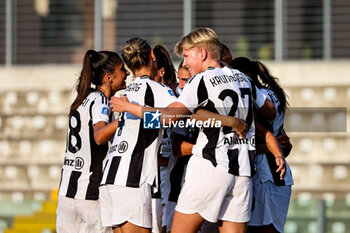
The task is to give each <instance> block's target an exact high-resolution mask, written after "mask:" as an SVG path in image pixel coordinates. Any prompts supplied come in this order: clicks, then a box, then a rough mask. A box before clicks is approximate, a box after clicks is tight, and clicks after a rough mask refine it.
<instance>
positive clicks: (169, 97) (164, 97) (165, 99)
mask: <svg viewBox="0 0 350 233" xmlns="http://www.w3.org/2000/svg"><path fill="white" fill-rule="evenodd" d="M154 94H155V95H156V96H157V102H156V105H155V106H156V107H158V108H166V107H167V106H168V105H169V104H171V103H173V102H175V101H176V100H177V98H176V96H175V94H174V93H173V91H172V90H171V89H170V88H168V87H166V86H161V85H158V86H157V88H156V90H154Z"/></svg>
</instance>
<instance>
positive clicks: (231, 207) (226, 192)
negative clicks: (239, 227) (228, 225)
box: [176, 156, 252, 223]
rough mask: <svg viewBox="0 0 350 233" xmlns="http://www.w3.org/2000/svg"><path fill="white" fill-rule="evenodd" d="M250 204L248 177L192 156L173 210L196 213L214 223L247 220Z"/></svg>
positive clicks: (250, 186) (250, 183) (249, 181)
mask: <svg viewBox="0 0 350 233" xmlns="http://www.w3.org/2000/svg"><path fill="white" fill-rule="evenodd" d="M251 204H252V180H251V178H249V177H241V176H234V175H231V174H229V173H227V172H226V171H225V170H224V169H221V168H220V167H214V166H213V165H212V163H211V162H210V161H209V160H206V159H203V158H200V157H198V156H192V157H191V159H190V161H189V163H188V166H187V170H186V177H185V183H184V186H183V187H182V190H181V193H180V196H179V200H178V204H177V206H176V211H178V212H181V213H184V214H194V213H199V214H200V215H201V216H202V217H203V218H204V219H205V220H207V221H209V222H213V223H215V222H217V221H218V220H223V221H229V222H248V221H249V219H250V214H251Z"/></svg>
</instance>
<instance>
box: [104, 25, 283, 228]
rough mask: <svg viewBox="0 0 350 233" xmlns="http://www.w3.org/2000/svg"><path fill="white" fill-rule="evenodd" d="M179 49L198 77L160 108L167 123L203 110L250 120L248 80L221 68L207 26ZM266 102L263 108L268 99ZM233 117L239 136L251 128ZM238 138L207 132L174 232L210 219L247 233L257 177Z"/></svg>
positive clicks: (120, 107) (225, 131) (124, 105)
mask: <svg viewBox="0 0 350 233" xmlns="http://www.w3.org/2000/svg"><path fill="white" fill-rule="evenodd" d="M176 51H177V52H178V53H181V54H182V55H183V56H184V63H183V65H184V66H186V67H188V69H189V71H190V73H191V75H194V76H193V77H192V78H191V79H190V80H189V81H188V83H187V84H186V86H185V88H184V90H183V92H182V93H181V95H180V96H179V98H178V100H177V101H176V102H175V103H173V104H171V105H169V106H168V107H167V108H166V109H158V110H160V111H161V113H162V119H163V120H164V121H165V122H168V121H169V122H170V123H171V122H172V121H173V120H178V119H179V118H181V116H183V115H185V114H188V113H189V112H194V110H195V109H196V108H198V107H202V108H204V109H206V110H210V111H212V112H216V113H220V114H222V115H224V116H230V115H231V116H236V117H239V118H243V119H245V118H247V116H248V113H249V112H250V111H251V110H250V109H251V108H252V107H253V106H252V105H251V104H250V102H251V101H250V100H251V99H250V96H249V93H246V92H243V93H242V92H241V91H240V90H239V88H238V87H237V84H236V83H235V82H245V79H241V78H240V77H234V76H230V75H227V74H225V73H224V72H223V71H222V70H221V67H220V64H219V62H218V59H219V55H220V42H219V39H218V37H217V35H216V34H215V32H214V31H213V30H211V29H209V28H202V29H198V30H195V31H193V32H191V33H189V34H188V35H186V36H185V37H184V38H183V39H182V40H181V41H180V42H179V43H178V44H177V46H176ZM247 88H249V84H248V83H247ZM242 96H244V97H242ZM260 103H261V105H263V104H264V101H261V102H260ZM111 106H112V109H113V110H114V111H122V112H124V111H129V112H131V113H132V114H135V115H137V116H141V115H142V110H154V109H151V108H142V106H140V105H137V104H134V103H131V102H129V101H128V100H127V98H125V97H122V98H114V99H113V100H112V101H111ZM237 106H239V108H237V109H236V107H237ZM249 106H250V107H249ZM260 107H261V106H260ZM238 109H240V111H239V112H236V110H238ZM227 118H229V119H228V121H227V122H226V121H225V120H224V121H222V124H223V125H225V126H235V127H234V128H235V130H236V132H240V131H242V130H245V128H246V127H245V125H244V127H243V129H242V128H240V124H237V122H239V120H238V119H237V118H235V119H236V120H237V121H232V117H227ZM251 129H252V130H251ZM251 129H249V131H248V134H247V135H248V136H249V137H250V138H248V142H250V141H253V140H251V138H252V137H253V134H254V128H252V127H251ZM236 137H237V135H236V134H235V133H234V132H233V131H232V130H231V129H229V128H223V127H219V128H216V127H211V128H201V130H200V132H199V136H198V139H197V141H196V145H195V146H193V149H192V152H193V156H192V157H191V159H190V161H189V164H188V167H187V172H186V178H185V183H184V186H183V188H182V190H181V193H180V197H179V200H178V204H177V206H176V211H175V214H174V220H173V227H172V232H193V233H194V232H197V231H198V229H199V227H200V226H201V224H202V223H203V222H204V220H208V221H211V222H216V221H218V220H219V221H220V227H219V228H220V231H222V232H225V231H230V232H245V228H246V224H247V222H248V221H249V218H250V207H251V193H252V186H251V178H250V177H251V175H252V173H253V167H252V158H251V156H250V155H251V154H252V153H254V150H253V148H251V147H253V145H250V144H249V143H245V142H246V140H241V141H242V145H241V147H239V148H236V147H235V144H234V143H230V142H233V141H236ZM227 140H228V141H227ZM238 141H240V140H239V138H238ZM225 142H227V143H225ZM243 142H244V143H243ZM249 151H251V152H249ZM281 166H283V165H281ZM281 169H282V167H281Z"/></svg>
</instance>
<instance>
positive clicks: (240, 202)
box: [219, 176, 253, 233]
mask: <svg viewBox="0 0 350 233" xmlns="http://www.w3.org/2000/svg"><path fill="white" fill-rule="evenodd" d="M235 179H236V181H235V183H234V186H233V187H232V189H231V191H230V192H229V193H228V194H227V196H226V197H225V199H224V201H223V203H222V206H221V210H220V214H219V219H220V221H219V231H220V233H244V232H246V230H247V223H248V221H249V219H250V216H251V206H252V197H253V189H252V179H251V178H249V177H241V176H235Z"/></svg>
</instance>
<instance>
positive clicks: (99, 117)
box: [91, 96, 111, 124]
mask: <svg viewBox="0 0 350 233" xmlns="http://www.w3.org/2000/svg"><path fill="white" fill-rule="evenodd" d="M110 114H111V108H110V107H109V101H108V99H107V98H106V97H102V96H98V97H97V98H96V99H95V103H94V105H93V106H92V109H91V115H92V124H96V123H97V122H100V121H104V122H106V123H107V124H108V123H109V122H110Z"/></svg>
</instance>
